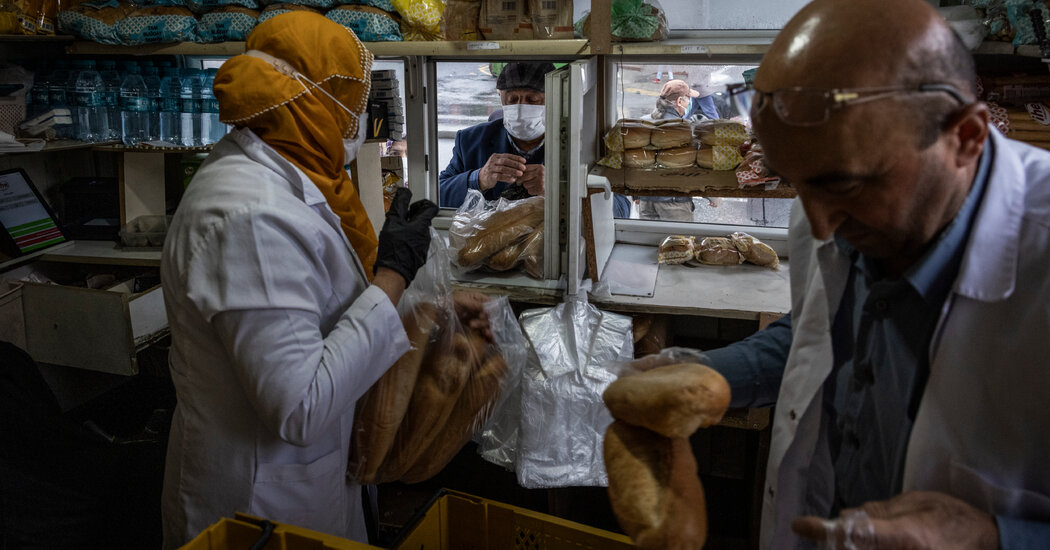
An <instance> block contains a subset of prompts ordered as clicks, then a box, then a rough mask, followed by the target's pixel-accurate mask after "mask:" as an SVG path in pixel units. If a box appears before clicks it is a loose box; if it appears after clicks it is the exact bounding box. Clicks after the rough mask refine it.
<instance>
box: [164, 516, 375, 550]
mask: <svg viewBox="0 0 1050 550" xmlns="http://www.w3.org/2000/svg"><path fill="white" fill-rule="evenodd" d="M265 523H267V522H266V521H265V520H262V519H259V518H257V517H254V516H250V515H248V514H242V513H240V512H238V513H237V514H236V516H235V517H234V518H233V519H231V518H222V520H220V521H219V522H218V523H216V524H215V525H212V526H211V527H209V528H207V529H205V530H204V531H203V532H201V534H199V535H197V536H196V537H194V538H193V540H191V541H190V542H189V543H187V544H186V545H185V546H183V547H182V548H181V549H180V550H243V549H246V548H255V546H253V545H254V544H256V542H257V541H259V540H260V538H261V537H262V536H263V533H264V528H263V526H262V525H264V524H265ZM269 523H270V525H273V526H274V528H273V531H272V532H271V533H270V535H269V542H266V543H265V545H259V548H265V549H266V550H367V549H369V548H371V549H375V550H380V549H379V547H378V546H370V545H367V544H363V543H360V542H354V541H352V540H347V539H344V538H342V537H336V536H334V535H326V534H324V533H320V532H317V531H313V530H311V529H304V528H302V527H295V526H293V525H286V524H284V523H272V522H269Z"/></svg>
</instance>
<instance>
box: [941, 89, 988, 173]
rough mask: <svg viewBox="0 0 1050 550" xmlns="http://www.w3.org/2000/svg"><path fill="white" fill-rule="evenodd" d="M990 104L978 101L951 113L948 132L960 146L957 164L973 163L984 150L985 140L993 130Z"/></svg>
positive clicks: (956, 152)
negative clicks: (989, 122) (989, 123)
mask: <svg viewBox="0 0 1050 550" xmlns="http://www.w3.org/2000/svg"><path fill="white" fill-rule="evenodd" d="M989 118H990V115H989V113H988V105H986V104H985V103H984V102H981V101H978V102H977V103H973V104H971V105H967V106H966V107H963V108H962V109H960V110H959V111H956V112H955V113H953V114H952V115H951V117H950V118H949V122H948V127H947V129H946V130H947V132H949V133H950V134H952V135H953V136H954V137H955V139H956V142H957V144H958V147H957V149H956V151H955V164H956V166H964V165H968V164H971V163H973V162H975V161H976V159H977V158H978V157H980V156H981V152H982V151H984V142H985V140H987V139H988V132H990V131H991V129H990V127H989V125H988V121H989Z"/></svg>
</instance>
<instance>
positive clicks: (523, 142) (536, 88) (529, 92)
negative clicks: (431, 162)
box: [438, 63, 630, 218]
mask: <svg viewBox="0 0 1050 550" xmlns="http://www.w3.org/2000/svg"><path fill="white" fill-rule="evenodd" d="M553 70H554V65H553V64H551V63H507V65H506V66H504V67H503V70H502V71H500V74H499V78H498V79H497V80H496V89H497V90H498V91H499V98H500V103H502V105H503V118H502V119H496V120H492V121H489V122H483V123H481V124H478V125H475V126H471V127H470V128H465V129H463V130H460V131H458V132H456V143H455V146H454V148H453V149H452V160H451V161H449V163H448V166H447V167H446V168H445V169H444V170H443V171H442V172H441V174H440V175H438V187H439V190H440V195H441V206H443V207H446V208H457V207H459V206H460V205H461V204H463V200H464V199H465V198H466V196H467V190H468V189H477V190H479V191H481V193H482V194H483V195H484V196H485V198H486V199H489V200H495V199H498V198H499V197H500V196H501V195H502V196H507V197H508V198H525V197H529V196H537V195H543V192H544V176H545V171H544V168H543V158H544V157H543V140H544V133H545V131H546V130H545V127H544V121H545V117H546V112H545V109H544V103H545V99H546V96H545V94H544V75H545V74H547V73H548V72H550V71H553ZM614 204H615V206H614V211H615V215H616V216H617V217H624V218H626V217H628V216H629V215H630V201H629V200H628V199H627V198H626V197H624V196H621V195H617V196H616V197H615V203H614Z"/></svg>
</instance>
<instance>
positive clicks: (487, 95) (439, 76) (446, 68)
mask: <svg viewBox="0 0 1050 550" xmlns="http://www.w3.org/2000/svg"><path fill="white" fill-rule="evenodd" d="M529 62H530V63H542V62H543V61H541V60H530V61H529ZM563 64H564V63H560V62H559V63H555V64H554V65H555V67H560V66H562V65H563ZM505 65H506V62H502V61H483V60H477V61H438V62H436V63H435V69H434V70H435V75H436V78H435V84H436V97H437V113H436V116H437V124H436V128H437V164H436V165H431V166H430V170H431V171H433V172H435V173H437V174H441V173H442V172H443V171H445V170H446V169H447V168H448V167H449V162H450V161H451V160H452V156H453V148H454V146H455V141H456V133H457V132H459V131H460V130H463V129H466V128H469V127H471V126H475V125H478V124H484V123H488V122H490V121H492V120H495V119H497V118H500V117H502V114H503V109H502V105H501V103H500V96H499V92H498V91H497V90H496V80H497V78H498V77H499V72H500V70H502V68H503V67H504V66H505ZM468 168H471V169H477V168H480V166H470V167H468ZM439 180H440V178H439ZM439 185H440V184H439ZM439 197H440V193H439ZM439 206H441V207H442V208H457V207H459V205H458V204H444V202H443V201H440V200H439Z"/></svg>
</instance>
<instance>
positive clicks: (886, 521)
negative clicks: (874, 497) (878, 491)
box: [791, 491, 999, 550]
mask: <svg viewBox="0 0 1050 550" xmlns="http://www.w3.org/2000/svg"><path fill="white" fill-rule="evenodd" d="M791 530H792V531H794V532H795V534H797V535H799V536H800V537H802V538H805V539H809V540H813V541H817V542H823V543H824V545H823V546H822V548H827V549H840V548H841V549H846V550H853V549H856V550H865V549H874V548H878V549H879V550H894V549H900V550H911V549H913V548H915V549H917V548H956V549H959V550H979V549H985V548H987V549H997V548H999V530H998V528H997V527H996V525H995V519H994V518H993V517H992V516H991V515H989V514H986V513H984V512H982V511H980V510H978V509H976V508H974V507H973V506H970V505H969V504H967V503H965V502H963V501H961V500H959V499H957V498H955V497H952V496H950V495H947V494H945V493H936V492H927V491H910V492H907V493H902V494H900V495H897V496H895V497H893V498H891V499H889V500H883V501H877V502H868V503H865V504H864V505H863V506H861V507H860V508H853V509H849V510H843V511H842V514H841V515H840V516H839V518H838V519H835V520H826V519H824V518H818V517H814V516H803V517H800V518H798V519H796V520H795V522H794V523H792V524H791Z"/></svg>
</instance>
